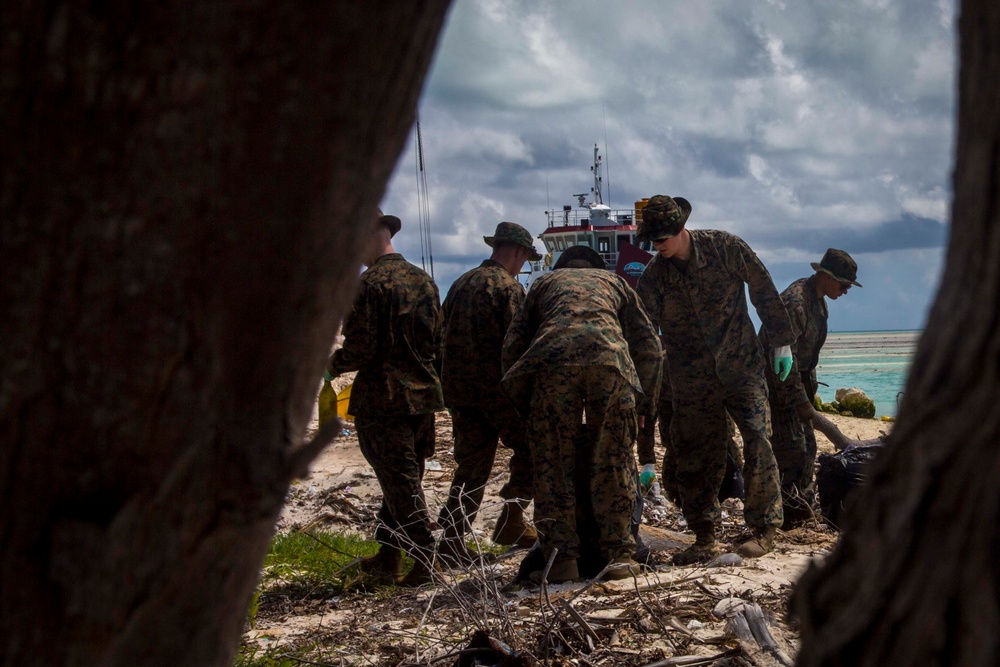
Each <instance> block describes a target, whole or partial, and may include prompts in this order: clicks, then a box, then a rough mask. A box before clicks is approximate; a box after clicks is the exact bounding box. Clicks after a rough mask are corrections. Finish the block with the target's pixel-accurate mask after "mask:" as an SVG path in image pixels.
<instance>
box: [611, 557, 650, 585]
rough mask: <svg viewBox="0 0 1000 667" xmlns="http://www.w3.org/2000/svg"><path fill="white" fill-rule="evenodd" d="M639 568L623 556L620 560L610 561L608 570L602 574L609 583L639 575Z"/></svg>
mask: <svg viewBox="0 0 1000 667" xmlns="http://www.w3.org/2000/svg"><path fill="white" fill-rule="evenodd" d="M641 569H642V568H641V566H640V565H639V564H638V563H636V562H635V561H634V560H632V559H631V558H629V557H628V556H623V557H622V558H616V559H615V560H613V561H611V564H610V565H608V569H607V570H606V571H605V572H604V578H605V579H609V580H611V581H615V580H618V579H628V578H629V577H632V576H634V575H637V574H639V572H640V571H641Z"/></svg>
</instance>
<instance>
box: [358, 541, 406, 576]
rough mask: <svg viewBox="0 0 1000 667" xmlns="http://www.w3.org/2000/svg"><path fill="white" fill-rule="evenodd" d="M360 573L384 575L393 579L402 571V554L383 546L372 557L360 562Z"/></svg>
mask: <svg viewBox="0 0 1000 667" xmlns="http://www.w3.org/2000/svg"><path fill="white" fill-rule="evenodd" d="M361 571H362V572H370V573H372V574H384V575H386V576H388V577H392V578H393V579H395V578H396V577H398V576H399V575H400V574H401V573H402V571H403V552H402V550H400V549H396V548H394V547H390V546H387V545H385V544H383V545H381V546H380V547H379V548H378V552H377V553H376V554H375V555H374V556H368V557H367V558H364V559H362V560H361Z"/></svg>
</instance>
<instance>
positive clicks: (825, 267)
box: [809, 248, 861, 287]
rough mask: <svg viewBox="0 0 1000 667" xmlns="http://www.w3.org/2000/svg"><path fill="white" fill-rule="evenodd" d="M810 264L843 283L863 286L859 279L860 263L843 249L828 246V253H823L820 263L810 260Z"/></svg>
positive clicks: (814, 268)
mask: <svg viewBox="0 0 1000 667" xmlns="http://www.w3.org/2000/svg"><path fill="white" fill-rule="evenodd" d="M809 266H811V267H812V268H813V271H822V272H823V273H825V274H827V275H830V276H833V277H834V278H835V279H836V280H839V281H840V282H842V283H851V284H852V285H857V286H858V287H861V283H859V282H858V281H857V277H858V263H857V262H855V261H854V260H853V259H852V258H851V256H850V255H848V254H847V253H846V252H844V251H843V250H837V249H836V248H827V249H826V254H825V255H823V259H822V260H821V261H820V262H819V264H817V263H816V262H810V263H809Z"/></svg>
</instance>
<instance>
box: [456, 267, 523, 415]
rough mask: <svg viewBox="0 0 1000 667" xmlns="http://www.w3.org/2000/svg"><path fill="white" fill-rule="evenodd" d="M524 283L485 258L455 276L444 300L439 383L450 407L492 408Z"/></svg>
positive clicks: (496, 396) (497, 395) (521, 301)
mask: <svg viewBox="0 0 1000 667" xmlns="http://www.w3.org/2000/svg"><path fill="white" fill-rule="evenodd" d="M523 302H524V288H523V287H521V283H519V282H517V280H515V279H514V277H513V276H511V275H510V274H509V273H507V270H506V269H504V268H503V267H502V266H501V265H500V264H498V263H496V262H494V261H493V260H491V259H487V260H485V261H484V262H483V263H482V264H480V265H479V266H478V267H477V268H475V269H472V270H471V271H468V272H466V273H464V274H463V275H462V276H460V277H459V278H458V280H456V281H455V282H454V283H453V284H452V286H451V289H450V290H448V296H447V297H446V298H445V300H444V306H443V307H442V310H443V311H444V346H443V349H442V354H441V386H442V388H443V389H444V402H445V405H447V406H448V407H459V406H476V407H489V406H491V405H496V403H497V401H506V400H507V399H506V398H505V397H503V396H502V395H501V393H500V378H501V377H502V376H503V373H502V372H501V371H500V352H501V350H502V348H503V337H504V335H505V334H506V333H507V327H508V326H510V321H511V320H512V319H514V314H515V313H516V312H517V311H518V309H519V308H520V307H521V304H522V303H523Z"/></svg>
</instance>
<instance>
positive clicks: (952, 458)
mask: <svg viewBox="0 0 1000 667" xmlns="http://www.w3.org/2000/svg"><path fill="white" fill-rule="evenodd" d="M959 40H960V70H959V91H958V92H959V103H958V135H957V142H956V151H957V153H956V155H957V156H956V163H955V164H956V166H955V173H954V196H955V199H954V203H953V206H952V227H951V240H950V243H949V247H948V254H947V263H946V268H945V272H944V277H943V281H942V285H941V288H940V291H939V293H938V295H937V299H936V301H935V303H934V306H933V308H932V310H931V313H930V318H929V320H928V323H927V326H926V329H925V331H924V334H923V336H922V337H921V340H920V345H919V347H918V349H917V354H916V357H915V358H914V363H913V367H912V370H911V373H910V378H909V380H908V382H907V386H906V391H905V394H904V398H903V404H902V406H901V407H900V412H899V418H898V421H897V423H896V427H895V428H894V430H893V432H892V434H891V436H890V437H889V441H888V443H887V446H886V451H885V453H884V454H883V455H882V456H881V457H880V459H879V460H878V461H877V462H876V463H875V464H874V465H873V466H872V470H871V473H870V475H869V478H868V480H867V481H866V483H865V485H864V487H863V489H861V490H860V493H859V494H858V496H857V497H856V498H855V501H854V505H853V510H852V512H851V515H850V516H849V517H848V519H847V521H846V524H845V526H844V534H843V537H842V539H841V541H840V543H839V544H838V546H837V547H836V549H835V550H834V551H833V553H832V554H831V555H830V556H829V558H828V559H827V560H826V562H825V563H824V564H823V565H821V566H819V567H816V566H813V567H811V568H810V569H809V571H808V572H806V574H805V575H804V576H803V577H802V580H801V581H800V583H799V585H798V588H797V590H796V593H795V597H794V599H793V611H794V612H795V613H796V614H797V616H798V618H799V620H800V622H801V628H802V648H801V651H800V654H799V657H798V664H799V665H809V666H812V665H893V666H894V667H895V666H906V665H944V664H950V665H963V666H976V665H984V666H985V665H997V664H1000V405H998V397H1000V113H998V110H1000V3H997V2H996V1H995V0H966V1H965V2H963V3H962V9H961V17H960V19H959Z"/></svg>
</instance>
